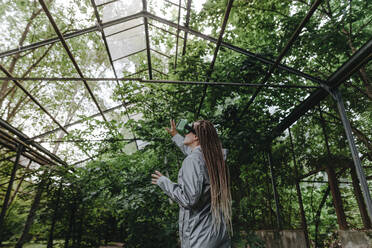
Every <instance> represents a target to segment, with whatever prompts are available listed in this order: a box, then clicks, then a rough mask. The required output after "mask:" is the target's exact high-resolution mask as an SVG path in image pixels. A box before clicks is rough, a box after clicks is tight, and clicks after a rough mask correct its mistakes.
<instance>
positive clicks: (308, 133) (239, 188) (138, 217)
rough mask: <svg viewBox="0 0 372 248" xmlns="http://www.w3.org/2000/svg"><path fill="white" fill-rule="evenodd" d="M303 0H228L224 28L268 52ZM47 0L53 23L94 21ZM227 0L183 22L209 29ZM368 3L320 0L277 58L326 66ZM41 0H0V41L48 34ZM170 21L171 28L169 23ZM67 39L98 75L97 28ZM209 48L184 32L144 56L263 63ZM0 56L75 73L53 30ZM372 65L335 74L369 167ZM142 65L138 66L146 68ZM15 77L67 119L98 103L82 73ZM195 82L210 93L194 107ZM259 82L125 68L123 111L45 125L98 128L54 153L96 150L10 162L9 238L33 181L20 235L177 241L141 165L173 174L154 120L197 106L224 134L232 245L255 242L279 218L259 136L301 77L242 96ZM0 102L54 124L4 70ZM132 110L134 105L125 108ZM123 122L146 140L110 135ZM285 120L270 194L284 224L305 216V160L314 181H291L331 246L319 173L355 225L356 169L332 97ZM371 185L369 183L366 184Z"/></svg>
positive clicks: (331, 220)
mask: <svg viewBox="0 0 372 248" xmlns="http://www.w3.org/2000/svg"><path fill="white" fill-rule="evenodd" d="M310 2H311V1H302V0H296V1H277V0H268V1H243V0H236V1H234V5H233V8H232V10H231V14H230V17H229V21H228V27H227V29H226V32H225V34H224V38H223V40H224V41H225V42H228V43H230V44H233V45H235V46H239V47H242V48H244V49H246V50H249V51H252V52H254V53H257V54H259V55H260V56H263V57H266V58H269V59H272V60H275V58H276V57H277V56H278V55H279V53H280V52H281V50H282V49H283V47H284V46H285V44H286V42H287V41H288V40H289V38H290V36H291V34H292V33H293V31H294V30H295V29H296V27H297V26H298V24H299V23H300V22H301V20H302V19H303V17H304V16H305V15H306V13H307V11H308V10H309V8H310V5H311V3H310ZM48 4H50V8H51V9H52V10H53V13H54V16H55V18H56V21H57V24H58V26H59V27H60V29H61V30H62V32H71V31H73V30H75V29H81V28H83V27H85V24H86V23H90V24H91V25H92V24H94V18H95V17H94V13H93V11H92V7H91V4H90V1H77V0H76V1H71V2H70V3H69V6H70V8H71V9H69V10H68V8H65V7H64V5H61V4H60V2H58V1H53V0H52V1H49V2H48ZM226 5H227V1H226V0H208V1H207V2H206V4H205V5H204V8H203V10H202V11H201V12H200V13H196V12H195V11H193V12H192V13H191V23H190V27H191V28H192V29H195V30H199V31H201V32H210V33H211V36H213V37H218V34H219V30H220V26H221V22H222V19H223V16H224V12H225V8H226ZM371 8H372V6H371V4H369V3H368V1H362V0H354V1H346V0H344V1H336V0H326V1H323V2H322V4H321V5H320V7H319V8H318V10H317V11H316V12H315V14H314V16H313V17H312V18H311V19H310V21H309V23H308V24H307V25H306V27H305V28H304V29H303V31H302V33H301V35H300V37H299V38H298V40H297V41H296V42H295V43H294V44H293V46H292V48H291V50H290V51H289V53H288V54H286V56H285V58H284V59H283V61H282V63H284V64H286V65H287V66H289V67H293V68H296V69H298V70H301V71H303V72H306V73H309V74H310V75H313V76H315V77H318V78H321V79H323V80H326V79H327V78H329V76H330V75H331V74H332V73H333V72H335V71H336V70H337V68H339V67H340V66H341V65H342V64H343V63H344V62H345V61H346V60H347V59H348V58H349V57H350V56H351V55H352V54H353V53H354V52H355V51H356V50H357V49H358V48H360V47H361V46H362V45H363V44H364V43H365V42H367V41H368V40H369V39H370V37H372V26H371V25H370V23H371V18H372V14H371V13H372V9H371ZM66 9H67V10H66ZM39 10H40V7H39V6H38V3H37V1H21V0H19V1H1V2H0V13H1V19H0V20H1V21H2V22H1V23H2V24H1V25H2V26H1V28H2V30H8V31H9V32H8V36H5V38H1V41H2V43H4V44H5V45H4V46H3V45H2V46H1V50H4V51H5V50H8V49H11V48H14V47H15V46H23V45H26V44H30V43H33V42H36V41H39V40H44V39H46V38H50V37H54V36H55V33H54V31H53V29H52V28H51V27H50V26H49V24H48V20H47V18H46V16H45V15H44V14H43V12H41V13H40V12H38V11H39ZM30 11H31V12H30ZM76 12H81V13H83V14H82V15H78V16H79V19H76V17H75V16H76ZM154 23H155V22H154ZM28 25H29V26H28ZM87 26H89V25H87ZM170 31H172V32H176V31H175V30H174V29H170ZM22 34H23V36H22ZM153 34H154V35H153V37H151V38H152V39H153V41H152V42H153V44H154V46H156V45H159V44H165V45H166V49H167V51H168V54H174V49H175V38H174V37H171V36H169V35H165V34H164V33H162V32H161V31H159V30H158V31H155V30H154V31H153ZM181 35H183V33H182V32H181ZM68 43H69V46H70V47H71V49H72V51H73V53H74V56H76V58H77V60H78V63H79V65H81V68H82V69H83V70H84V74H85V75H86V76H96V77H99V76H105V75H107V72H108V71H109V70H110V69H109V68H110V64H109V62H108V59H107V57H106V54H105V52H106V51H105V48H104V45H103V42H102V41H101V38H100V34H99V33H92V34H89V35H84V36H79V37H77V38H73V39H70V40H68ZM15 44H17V45H15ZM180 44H181V42H180ZM159 46H160V45H159ZM181 48H182V46H181V47H180V48H179V51H181ZM214 49H215V45H214V44H212V43H208V42H206V41H202V40H200V39H197V38H195V37H193V36H191V35H189V38H188V41H187V47H186V51H187V52H186V54H185V55H184V56H178V61H177V68H175V69H174V59H175V57H174V56H172V57H171V58H170V59H169V62H167V63H166V62H164V60H161V59H159V58H154V59H153V61H154V68H155V67H156V68H157V69H158V70H160V71H167V70H168V71H169V74H168V76H165V75H162V74H159V73H158V74H155V73H154V77H155V78H157V79H171V80H185V81H206V80H208V79H209V80H210V81H219V82H247V83H262V80H263V78H264V76H265V73H266V71H267V70H268V69H269V66H267V65H265V64H263V63H260V62H258V61H256V60H255V59H254V58H251V57H247V56H245V55H242V54H239V53H236V52H233V51H231V50H229V49H227V48H225V47H221V48H220V50H219V53H218V57H217V60H216V63H215V65H214V70H213V73H212V74H211V76H210V78H208V75H209V70H210V64H211V58H212V56H213V52H214ZM171 51H173V53H172V52H171ZM180 53H181V52H180ZM145 59H146V55H145V54H144V53H141V54H139V55H135V56H134V58H133V60H136V61H137V62H138V63H137V66H136V71H141V70H146V69H147V64H146V60H145ZM0 62H1V64H2V65H4V66H5V67H6V68H7V69H8V70H9V71H10V72H11V73H12V74H13V75H18V76H23V77H25V76H35V77H36V76H43V75H51V76H61V75H62V76H64V77H74V76H76V72H75V70H74V68H73V66H72V64H71V63H70V61H69V58H68V57H67V56H66V54H65V52H64V50H63V47H62V46H61V45H60V44H53V45H49V46H46V47H43V48H39V49H35V50H32V51H31V52H24V53H21V54H18V55H13V56H10V57H5V58H2V59H0ZM371 66H372V64H371V62H369V63H368V64H366V65H365V66H364V67H362V68H361V69H360V70H359V71H358V72H357V73H355V74H353V75H352V76H351V78H350V79H349V80H348V81H347V82H345V83H344V84H343V86H341V87H340V90H341V92H342V95H343V98H344V100H345V106H346V109H347V114H348V117H349V118H350V120H351V125H352V129H353V133H354V135H355V139H356V143H357V146H358V149H359V151H360V154H361V159H362V163H363V165H364V169H365V173H366V174H367V176H369V178H370V176H371V171H372V170H371V168H372V130H371V126H372V105H371V99H372V95H371V92H372V91H371V88H372V85H371V74H372V68H371ZM146 73H147V72H146V71H145V72H143V73H142V74H139V75H138V76H139V77H146V76H147V74H146ZM128 74H130V72H129V71H127V70H125V69H124V71H121V72H120V73H119V75H118V76H120V77H121V76H125V75H128ZM0 75H1V76H3V75H4V74H2V73H1V74H0ZM267 83H273V84H288V85H291V84H296V85H311V86H314V85H316V84H315V83H314V82H310V81H309V80H305V79H303V78H300V77H298V76H293V75H290V74H288V73H286V72H284V71H281V70H276V71H275V72H274V73H273V74H272V75H271V77H270V78H269V80H268V82H267ZM22 84H23V85H24V87H25V88H27V89H28V90H30V91H31V92H32V93H33V94H34V95H35V96H36V97H37V98H38V99H39V101H40V102H41V103H42V104H43V105H44V106H46V108H47V109H48V110H49V111H50V112H51V114H52V115H53V116H56V117H57V118H58V119H59V120H61V122H62V123H64V124H68V123H71V122H73V121H75V120H77V119H79V118H77V117H74V116H75V115H79V116H83V115H84V113H85V112H87V113H91V112H93V113H95V111H96V109H95V108H94V105H93V104H92V103H91V102H90V101H88V100H87V99H89V95H88V93H87V91H86V90H85V89H84V88H83V85H82V84H77V83H74V82H57V83H47V82H40V83H38V84H37V83H35V82H28V81H25V82H22ZM90 85H91V87H92V88H93V89H94V90H97V89H98V88H99V87H100V86H99V82H96V83H92V84H90ZM204 90H206V97H205V99H204V101H203V104H202V108H201V112H200V115H199V116H197V112H198V108H199V106H200V103H201V98H202V96H203V93H204ZM255 91H256V88H252V87H234V86H209V87H207V88H204V86H201V85H170V84H161V85H160V84H140V83H138V82H134V81H133V82H121V83H120V84H118V85H117V86H116V87H115V91H114V94H113V95H112V96H111V97H112V98H113V99H114V100H116V101H119V102H123V103H126V108H125V109H123V111H122V112H121V113H120V114H116V115H113V116H112V118H111V119H110V121H109V122H102V121H100V120H96V119H94V118H86V119H85V122H84V124H83V125H84V128H85V129H84V130H75V131H71V133H70V134H69V135H65V134H64V133H62V132H60V133H56V134H53V135H51V136H49V137H48V138H49V139H65V140H71V139H84V137H86V136H89V135H91V136H90V137H96V138H101V139H106V140H108V141H109V142H101V143H98V144H97V143H91V142H80V143H78V144H77V146H76V147H75V148H74V149H67V148H66V147H61V146H60V143H57V145H55V146H50V147H49V148H50V149H51V150H53V152H58V155H59V156H61V157H62V158H64V159H71V158H74V157H76V156H79V154H80V153H81V154H84V153H83V152H79V149H80V150H82V151H84V152H88V153H89V154H99V156H97V157H95V158H94V161H91V162H89V163H86V164H84V165H83V166H82V165H78V166H75V167H66V168H63V167H52V168H44V167H41V168H30V169H31V170H32V171H31V173H30V171H29V169H26V168H20V169H19V170H18V173H17V176H19V177H23V179H22V181H24V182H23V183H19V184H17V183H15V185H14V189H15V188H16V185H20V188H19V190H18V194H17V196H16V198H15V199H14V201H12V203H11V204H10V206H9V209H8V211H7V215H6V218H5V222H4V225H3V227H2V229H1V233H0V236H1V240H0V241H10V242H17V240H19V238H20V237H21V234H22V232H23V230H24V225H23V224H24V223H25V222H26V220H27V217H28V216H29V212H30V209H31V208H32V207H31V205H32V203H33V202H35V199H36V196H37V195H38V193H37V192H40V194H41V195H40V199H41V200H40V203H39V204H38V205H37V206H36V210H35V211H36V213H35V217H34V221H33V224H32V226H31V229H30V230H29V232H28V235H26V237H25V241H30V240H32V241H44V242H45V241H47V240H48V239H49V240H50V239H51V238H50V233H51V230H52V227H53V232H52V233H53V239H55V240H60V244H58V246H61V247H62V246H63V247H96V246H99V245H100V244H103V243H108V242H109V241H120V242H123V243H125V244H126V247H175V246H176V244H177V242H178V240H177V232H178V226H177V216H178V206H177V204H176V203H173V202H170V201H169V200H168V199H167V197H166V196H165V195H164V194H162V193H161V191H160V189H158V188H157V187H155V186H153V185H151V184H150V174H151V173H152V172H153V171H154V170H155V169H156V170H159V171H161V172H163V173H164V174H169V177H170V178H171V179H172V180H173V181H176V180H177V172H178V169H179V166H180V164H181V163H182V160H183V155H182V154H181V153H180V152H179V151H178V150H177V149H176V147H175V146H174V145H173V144H172V142H171V140H170V137H169V135H168V134H167V133H166V131H165V130H164V127H165V126H168V125H169V120H170V119H176V120H178V119H180V118H187V119H189V120H196V119H201V118H204V119H209V120H211V121H212V122H213V123H214V124H215V126H216V128H217V129H218V132H219V135H220V138H221V140H222V143H223V146H224V147H225V148H227V149H228V150H229V154H228V160H227V162H228V166H229V169H230V174H231V179H232V193H233V200H234V202H233V211H234V213H233V216H234V221H233V223H234V229H235V232H234V233H235V236H234V244H235V246H236V247H239V246H243V245H244V244H245V243H249V244H250V245H251V247H262V242H261V241H259V240H258V239H257V237H256V236H255V235H254V234H253V231H254V230H261V229H275V228H276V211H275V210H276V209H275V201H274V196H273V192H272V187H271V181H270V180H271V179H270V170H269V167H268V154H267V150H268V148H269V144H268V143H266V140H267V137H270V135H271V130H272V129H273V128H274V127H275V126H277V125H278V123H279V122H280V121H281V120H283V119H284V118H285V116H287V115H288V114H289V113H290V112H291V110H293V108H294V107H295V106H296V105H298V104H299V103H300V102H301V101H302V100H304V99H305V98H306V97H307V96H308V95H309V94H310V93H311V90H308V89H278V88H264V89H263V90H261V92H260V93H259V94H258V95H257V97H256V98H255V101H254V102H253V104H251V105H248V104H247V103H248V102H249V100H250V98H251V96H252V94H254V92H255ZM104 97H105V96H97V98H98V101H99V102H100V104H102V106H105V107H108V106H106V104H107V102H106V101H105V99H104ZM81 109H83V111H82V110H81ZM0 114H1V118H2V119H4V120H7V121H9V122H10V123H12V124H13V125H14V126H16V127H17V128H19V129H21V130H23V131H25V132H27V131H28V132H30V130H31V131H32V132H31V133H33V134H37V133H42V132H45V131H48V130H51V129H53V128H55V124H51V122H50V120H49V119H46V118H45V116H44V115H43V113H42V111H41V110H40V109H38V107H37V106H36V105H33V104H32V103H31V102H30V100H29V99H28V98H27V97H26V95H25V94H24V93H23V92H21V90H19V89H18V88H16V87H14V85H13V84H12V82H11V81H1V89H0ZM86 115H87V116H88V114H86ZM128 116H136V118H130V119H129V120H128ZM138 116H140V117H139V118H137V117H138ZM323 124H324V126H323ZM98 128H99V130H104V131H102V132H100V133H99V134H97V132H96V131H95V130H97V129H98ZM131 132H133V134H134V136H133V137H136V138H138V139H140V140H143V141H145V142H147V145H146V146H145V147H144V148H143V149H140V150H138V151H134V150H135V149H133V148H134V143H133V142H129V141H128V142H126V141H118V140H122V139H123V138H126V137H128V134H129V133H131ZM291 134H292V136H293V145H294V150H293V151H292V149H291V142H290V138H289V135H288V131H286V132H285V133H283V134H282V135H281V136H280V137H278V138H276V139H275V140H274V141H273V143H272V156H273V166H274V172H273V173H274V174H275V176H276V180H277V189H278V193H279V196H280V211H281V215H282V224H283V228H284V229H298V228H301V218H300V210H299V204H298V198H297V194H296V187H295V183H296V175H298V176H299V175H305V174H306V173H309V172H314V174H313V175H311V176H309V177H307V178H305V179H303V180H304V181H314V182H301V183H300V186H301V191H302V198H303V203H304V208H305V213H306V219H307V224H308V230H309V236H310V239H311V241H312V243H313V244H315V243H316V246H317V247H330V246H331V245H335V244H336V243H337V229H338V228H339V225H338V220H337V216H336V212H335V207H334V201H333V197H332V194H331V193H330V191H329V189H328V188H327V187H328V185H327V184H326V183H323V182H326V181H327V179H328V178H329V177H330V173H332V171H334V173H335V175H336V177H337V180H336V181H338V182H337V183H336V184H337V185H338V186H339V188H340V190H339V192H340V194H341V200H340V201H339V202H342V204H343V205H342V208H343V211H344V213H345V215H346V221H347V223H348V228H350V229H362V228H365V224H364V223H363V222H362V219H361V217H360V213H359V209H358V203H357V200H356V197H355V193H354V188H353V185H352V184H350V183H341V182H351V181H352V180H353V179H352V178H351V168H352V166H353V163H352V160H351V154H350V150H349V146H348V143H347V140H346V136H345V133H344V130H343V126H342V124H341V121H340V119H339V115H338V112H337V108H336V106H335V102H334V101H333V99H332V98H330V97H328V98H327V99H326V100H324V101H322V102H321V104H320V105H319V106H317V107H316V108H314V109H312V110H311V111H309V112H308V113H306V114H305V115H304V116H303V117H301V118H300V119H299V120H298V121H297V122H296V123H295V124H294V125H293V126H292V127H291ZM325 135H326V136H325ZM326 139H327V140H328V145H329V151H328V149H327V144H326V142H325V140H326ZM129 146H131V148H130V147H129ZM1 154H2V155H0V156H1V157H0V159H1V158H3V157H6V156H8V155H9V154H8V153H5V150H4V152H2V153H1ZM293 155H294V157H295V161H296V167H295V163H294V160H293ZM0 166H1V171H0V172H1V178H0V183H1V184H2V185H3V187H5V186H6V185H7V182H8V180H9V175H10V172H11V167H12V163H11V162H9V161H2V162H0ZM296 170H297V172H296ZM25 173H26V174H27V175H25ZM24 175H25V176H24ZM22 181H21V180H19V181H18V182H22ZM339 182H340V183H339ZM369 186H370V187H372V186H371V184H369ZM5 191H6V188H1V191H0V192H1V193H2V194H1V195H5ZM13 192H14V191H13ZM323 198H324V200H323ZM1 199H2V198H1ZM1 204H2V202H1ZM55 246H57V245H55Z"/></svg>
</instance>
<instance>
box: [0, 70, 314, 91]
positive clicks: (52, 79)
mask: <svg viewBox="0 0 372 248" xmlns="http://www.w3.org/2000/svg"><path fill="white" fill-rule="evenodd" d="M138 73H140V72H137V73H135V74H138ZM10 79H16V80H22V81H39V80H40V81H81V78H73V77H69V78H43V77H33V78H14V77H0V80H10ZM84 80H85V81H95V82H97V81H116V80H119V81H137V82H140V83H155V84H193V85H197V84H200V85H223V86H242V87H266V88H301V89H320V87H318V86H306V85H285V84H284V85H283V84H265V85H262V84H250V83H234V82H203V81H177V80H148V79H142V78H131V77H123V78H84Z"/></svg>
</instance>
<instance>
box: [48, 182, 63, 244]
mask: <svg viewBox="0 0 372 248" xmlns="http://www.w3.org/2000/svg"><path fill="white" fill-rule="evenodd" d="M62 181H63V180H62V179H61V182H60V183H59V188H58V193H57V199H56V204H55V206H54V213H53V219H52V224H51V226H50V231H49V238H48V245H47V248H53V239H54V237H53V234H54V227H55V224H56V221H57V217H58V212H59V211H58V208H59V202H60V199H61V191H62Z"/></svg>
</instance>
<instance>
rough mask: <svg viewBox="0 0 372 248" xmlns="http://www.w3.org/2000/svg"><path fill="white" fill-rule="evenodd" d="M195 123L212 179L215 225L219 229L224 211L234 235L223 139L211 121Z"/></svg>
mask: <svg viewBox="0 0 372 248" xmlns="http://www.w3.org/2000/svg"><path fill="white" fill-rule="evenodd" d="M195 124H196V125H194V129H195V132H196V136H197V137H198V139H199V143H200V146H201V149H202V152H203V156H204V159H205V164H206V167H207V170H208V175H209V179H210V187H211V211H212V217H213V221H214V224H215V225H214V227H215V228H216V229H217V228H218V227H219V226H220V224H221V222H222V219H221V213H222V215H223V218H224V221H225V223H226V226H227V229H228V231H229V233H230V235H232V233H233V232H232V221H231V217H232V207H231V204H232V200H231V191H230V175H229V170H228V168H227V166H226V163H225V160H224V158H223V153H222V145H221V141H220V139H219V138H218V135H217V132H216V129H215V128H214V126H213V125H212V123H211V122H209V121H207V120H200V121H197V122H196V123H195Z"/></svg>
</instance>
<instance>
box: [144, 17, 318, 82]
mask: <svg viewBox="0 0 372 248" xmlns="http://www.w3.org/2000/svg"><path fill="white" fill-rule="evenodd" d="M143 15H144V16H146V17H148V18H150V19H152V20H155V21H157V22H161V23H163V24H166V25H168V26H171V27H173V28H177V23H174V22H171V21H168V20H166V19H164V18H161V17H158V16H156V15H153V14H151V13H148V12H144V13H143ZM179 29H181V30H183V31H184V32H188V33H190V34H192V35H194V36H196V37H199V38H202V39H204V40H207V41H210V42H213V43H217V39H216V38H213V37H211V36H208V35H205V34H202V33H200V32H198V31H195V30H192V29H190V28H186V27H185V26H182V25H180V26H179ZM221 46H223V47H226V48H228V49H231V50H233V51H235V52H238V53H241V54H244V55H246V56H248V57H252V58H254V59H256V60H258V61H260V62H262V63H265V64H269V65H274V64H275V61H273V60H270V59H267V58H265V57H263V56H261V55H258V54H255V53H252V52H249V51H247V50H245V49H243V48H240V47H237V46H234V45H232V44H229V43H227V42H221ZM277 68H278V69H281V70H284V71H287V72H289V73H291V74H294V75H297V76H300V77H303V78H306V79H308V80H311V81H313V82H315V83H318V84H321V83H324V81H323V80H321V79H319V78H316V77H313V76H311V75H308V74H306V73H304V72H301V71H299V70H297V69H294V68H291V67H288V66H286V65H283V64H278V66H277Z"/></svg>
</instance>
